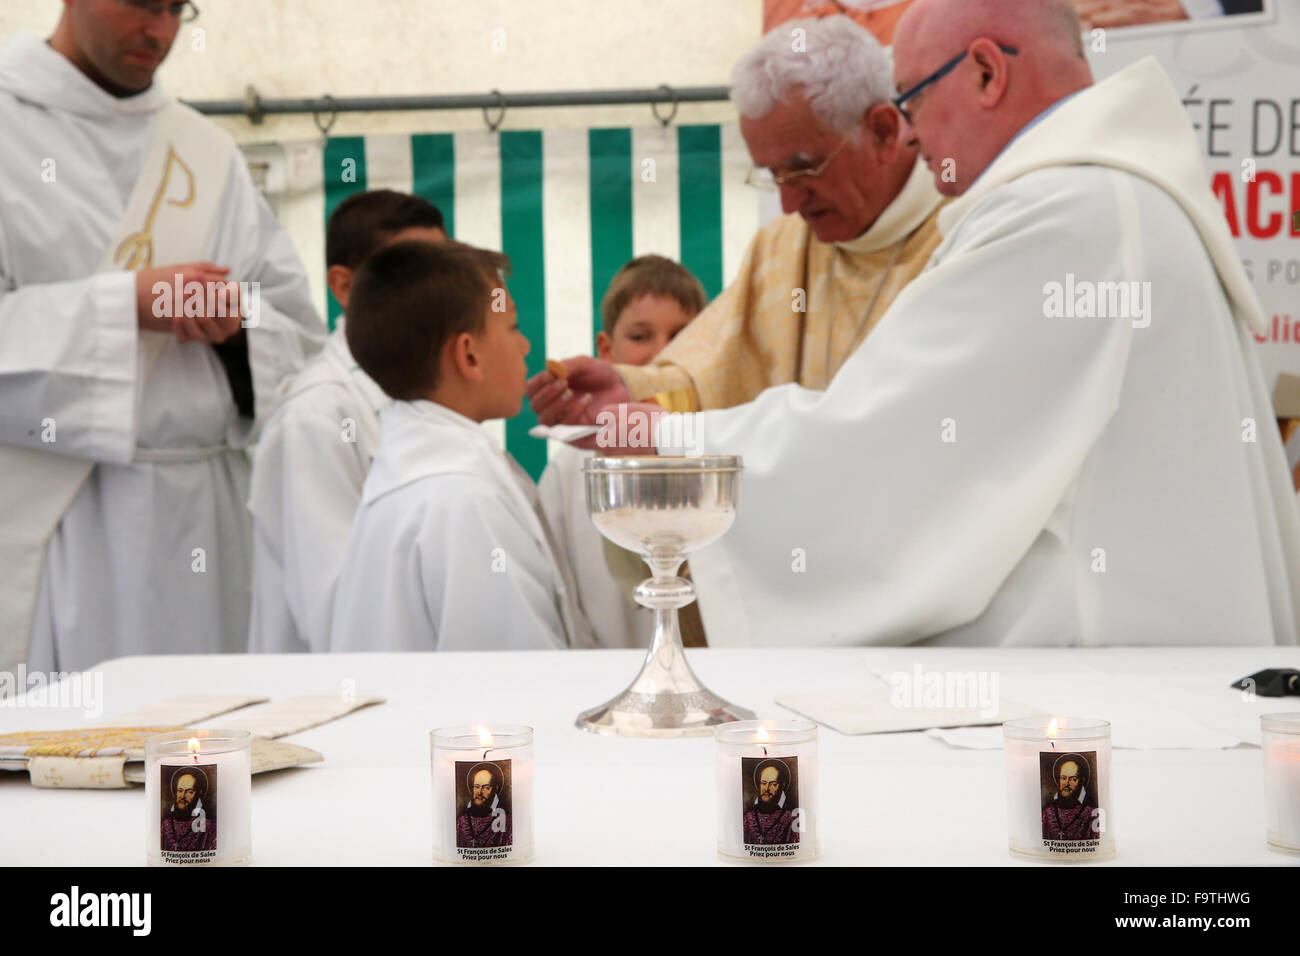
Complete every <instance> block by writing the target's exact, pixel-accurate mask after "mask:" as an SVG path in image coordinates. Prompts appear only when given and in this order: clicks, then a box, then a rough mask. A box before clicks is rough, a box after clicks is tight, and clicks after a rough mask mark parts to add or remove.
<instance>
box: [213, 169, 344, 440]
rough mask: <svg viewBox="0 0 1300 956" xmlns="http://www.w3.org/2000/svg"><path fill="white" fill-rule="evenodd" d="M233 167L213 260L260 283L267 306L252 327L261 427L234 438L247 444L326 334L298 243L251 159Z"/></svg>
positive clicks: (250, 339) (251, 355)
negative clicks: (255, 175) (257, 180)
mask: <svg viewBox="0 0 1300 956" xmlns="http://www.w3.org/2000/svg"><path fill="white" fill-rule="evenodd" d="M233 163H234V167H233V168H232V170H231V174H230V180H229V182H228V183H227V185H226V194H225V197H224V199H223V202H222V209H221V216H220V220H219V222H220V224H221V225H220V228H219V230H218V232H217V236H216V241H215V244H214V249H215V251H214V254H213V258H214V260H215V262H216V263H217V265H224V266H228V267H229V268H230V276H231V278H232V279H235V280H237V281H242V282H256V283H258V306H259V308H258V310H257V312H256V314H255V316H253V317H250V318H249V319H247V320H246V321H247V322H249V323H250V324H249V326H248V328H246V329H245V332H246V334H247V336H248V362H249V368H250V371H251V373H252V379H253V395H254V409H255V413H256V423H255V426H254V430H253V431H252V432H251V433H249V434H239V435H234V436H232V442H234V443H237V444H244V443H247V442H248V441H252V440H255V435H256V425H257V424H260V423H261V422H263V421H265V420H266V418H267V417H268V416H269V415H270V413H271V412H272V411H273V410H274V407H275V404H274V402H275V395H276V388H277V386H278V385H279V384H280V382H281V381H283V380H284V379H285V378H286V377H287V376H289V375H291V374H293V373H294V372H296V371H298V369H300V368H302V366H303V365H304V364H306V361H307V359H309V358H310V357H311V356H313V355H315V354H316V353H317V352H319V351H320V350H321V349H322V348H323V347H324V345H325V337H326V328H325V324H324V322H322V321H321V318H320V316H319V315H317V314H316V309H315V307H314V306H313V305H312V303H311V290H310V286H309V283H308V280H307V272H306V269H305V268H304V267H303V264H302V259H301V258H300V257H299V255H298V252H297V250H296V249H295V248H294V245H293V241H292V240H291V239H290V238H289V234H288V233H287V232H286V231H285V230H284V227H282V226H281V225H280V223H279V222H277V221H276V218H275V216H274V214H273V213H272V212H271V208H270V207H269V206H268V205H267V204H266V200H265V199H263V198H262V195H261V194H260V193H259V192H258V191H257V187H255V186H254V185H253V181H252V178H251V176H250V175H249V172H248V165H247V163H246V161H245V160H244V156H243V154H242V153H239V152H238V151H236V153H235V156H234V159H233ZM252 323H256V324H252ZM245 425H247V422H245Z"/></svg>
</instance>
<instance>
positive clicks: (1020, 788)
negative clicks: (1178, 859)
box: [1002, 717, 1115, 863]
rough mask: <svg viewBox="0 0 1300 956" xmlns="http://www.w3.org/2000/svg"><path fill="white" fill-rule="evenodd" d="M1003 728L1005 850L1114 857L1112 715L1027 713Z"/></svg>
mask: <svg viewBox="0 0 1300 956" xmlns="http://www.w3.org/2000/svg"><path fill="white" fill-rule="evenodd" d="M1002 733H1003V737H1004V739H1005V741H1006V750H1007V833H1008V835H1009V837H1010V844H1011V855H1012V856H1015V857H1020V858H1023V859H1027V860H1036V861H1038V862H1040V863H1088V862H1093V861H1096V860H1106V859H1109V858H1110V857H1113V856H1114V855H1115V833H1114V828H1113V826H1112V824H1113V821H1112V819H1111V803H1110V723H1109V722H1108V721H1105V720H1091V719H1079V718H1074V717H1026V718H1023V719H1021V720H1010V721H1007V722H1006V723H1005V724H1003V725H1002Z"/></svg>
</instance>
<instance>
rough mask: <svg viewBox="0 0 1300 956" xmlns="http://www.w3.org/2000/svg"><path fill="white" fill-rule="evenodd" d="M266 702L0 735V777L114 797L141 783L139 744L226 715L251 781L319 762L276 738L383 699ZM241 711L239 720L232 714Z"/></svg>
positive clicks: (190, 707) (204, 704) (140, 713)
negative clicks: (244, 749)
mask: <svg viewBox="0 0 1300 956" xmlns="http://www.w3.org/2000/svg"><path fill="white" fill-rule="evenodd" d="M266 702H267V698H265V697H253V696H248V695H232V694H191V695H188V696H182V697H173V698H169V699H167V700H163V701H158V702H156V703H154V704H150V705H148V706H146V707H143V708H140V709H138V710H134V711H131V712H130V713H127V714H122V715H120V716H118V717H115V718H111V719H109V720H104V721H100V722H99V723H97V724H95V725H93V726H89V727H81V728H76V729H72V730H36V731H24V732H20V733H13V734H0V770H11V771H27V773H28V774H29V775H30V777H31V781H32V785H33V786H36V787H40V788H55V789H69V788H71V789H91V790H112V789H121V788H123V787H130V786H132V785H134V784H142V783H144V757H145V741H146V740H147V739H148V738H149V737H150V736H152V735H153V734H161V733H168V732H173V731H178V730H186V729H190V728H191V727H192V726H193V725H195V724H198V723H201V722H204V721H207V720H211V719H212V718H214V717H219V716H222V715H226V714H229V715H230V716H226V717H223V719H222V721H221V727H222V729H227V730H247V731H248V732H249V733H251V734H252V735H253V737H252V741H251V745H250V750H251V755H250V756H251V759H252V770H253V773H254V774H258V773H265V772H267V771H270V770H282V769H284V768H286V767H297V766H301V765H303V764H308V763H315V762H317V761H320V760H323V759H324V755H323V754H321V753H320V751H317V750H313V749H311V748H310V747H303V746H301V745H300V744H292V743H288V742H287V741H284V740H279V739H276V738H279V737H284V736H287V735H289V734H292V733H296V732H298V731H301V730H306V729H307V728H309V727H315V726H317V725H319V724H322V723H325V722H327V721H330V720H335V719H337V718H339V717H342V716H343V715H345V714H348V713H351V712H352V711H354V710H357V709H358V708H361V707H365V706H368V705H370V704H378V703H383V698H381V697H347V698H344V697H339V696H336V695H318V696H310V695H309V696H305V697H292V698H288V699H285V700H281V701H277V702H275V703H273V704H270V705H269V706H266V707H253V708H252V709H248V708H249V707H250V705H257V704H265V703H266ZM234 711H239V713H232V712H234Z"/></svg>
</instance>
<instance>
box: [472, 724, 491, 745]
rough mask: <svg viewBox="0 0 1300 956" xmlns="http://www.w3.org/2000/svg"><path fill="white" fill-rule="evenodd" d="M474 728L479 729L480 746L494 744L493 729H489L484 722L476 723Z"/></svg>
mask: <svg viewBox="0 0 1300 956" xmlns="http://www.w3.org/2000/svg"><path fill="white" fill-rule="evenodd" d="M474 729H475V730H477V731H478V742H479V746H480V747H491V746H492V731H490V730H488V729H487V728H486V727H484V726H483V725H482V724H475V725H474Z"/></svg>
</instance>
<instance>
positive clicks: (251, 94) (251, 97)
mask: <svg viewBox="0 0 1300 956" xmlns="http://www.w3.org/2000/svg"><path fill="white" fill-rule="evenodd" d="M244 117H245V118H246V119H247V120H248V121H249V122H250V123H252V124H253V125H254V126H261V125H262V120H263V119H264V118H265V117H266V112H265V111H264V110H263V109H262V97H261V96H259V95H258V92H257V87H256V86H254V85H253V84H252V83H250V84H248V87H247V89H245V90H244Z"/></svg>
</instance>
